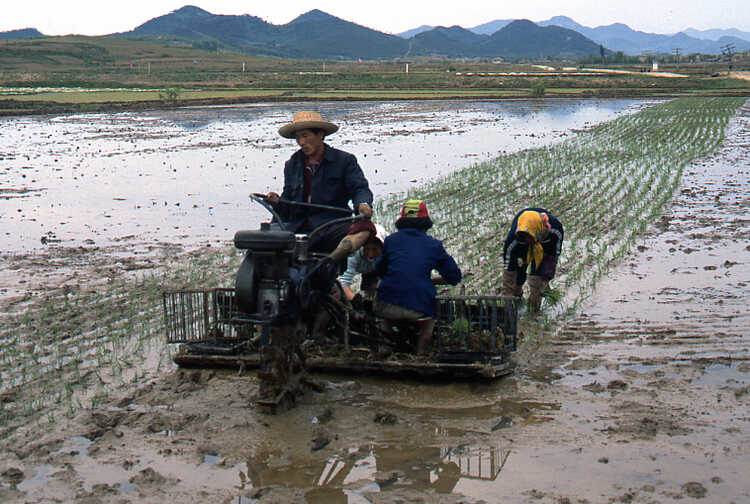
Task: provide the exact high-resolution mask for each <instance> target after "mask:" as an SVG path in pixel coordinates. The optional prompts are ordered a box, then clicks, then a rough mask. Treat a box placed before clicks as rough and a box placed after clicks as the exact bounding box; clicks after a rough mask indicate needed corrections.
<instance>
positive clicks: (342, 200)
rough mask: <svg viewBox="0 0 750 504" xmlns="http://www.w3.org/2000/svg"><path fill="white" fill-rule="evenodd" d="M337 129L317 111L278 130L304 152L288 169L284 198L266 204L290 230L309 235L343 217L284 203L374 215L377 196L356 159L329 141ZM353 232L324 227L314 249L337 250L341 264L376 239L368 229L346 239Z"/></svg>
mask: <svg viewBox="0 0 750 504" xmlns="http://www.w3.org/2000/svg"><path fill="white" fill-rule="evenodd" d="M338 129H339V127H338V126H337V125H335V124H333V123H330V122H328V121H325V120H323V118H322V116H321V115H320V114H319V113H318V112H313V111H310V110H303V111H300V112H297V113H296V114H294V118H293V119H292V122H291V123H289V124H286V125H284V126H282V127H281V128H279V134H280V135H281V136H282V137H284V138H293V139H295V140H296V141H297V145H299V150H298V151H297V152H295V153H294V154H293V155H292V157H291V158H290V159H289V160H288V161H287V162H286V164H285V165H284V190H283V191H282V193H281V196H279V195H278V194H277V193H275V192H269V193H268V194H267V195H266V198H265V199H266V201H267V202H268V203H270V204H271V205H273V207H274V208H275V210H276V212H277V213H278V214H279V216H280V217H281V219H282V220H283V221H284V225H285V227H286V228H287V229H288V230H290V231H293V232H295V233H307V232H310V231H312V230H313V229H315V228H317V227H318V226H320V225H321V224H324V223H326V222H329V221H331V220H333V219H337V218H340V217H342V216H343V215H344V214H342V213H340V212H336V211H333V210H325V209H311V208H309V207H301V206H294V205H290V204H286V203H284V202H282V201H280V199H282V200H287V201H298V202H305V203H315V204H319V205H326V206H331V207H338V208H342V209H349V201H351V202H352V204H353V205H354V208H355V209H356V210H357V213H359V214H360V215H363V216H365V217H367V218H370V217H371V216H372V192H371V191H370V187H369V185H368V183H367V179H366V178H365V175H364V173H363V172H362V169H361V168H360V166H359V164H358V163H357V158H356V157H354V156H353V155H352V154H349V153H348V152H344V151H342V150H338V149H334V148H333V147H331V146H330V145H328V144H326V143H325V142H324V139H325V137H326V136H328V135H331V134H333V133H335V132H336V131H338ZM365 228H366V229H365ZM348 230H349V226H348V224H341V225H332V226H330V227H328V228H324V229H323V230H322V231H321V232H319V233H316V235H315V236H314V237H313V238H312V239H311V241H310V244H309V249H310V250H311V251H315V252H332V251H333V250H334V249H337V248H338V249H337V251H336V253H335V257H334V260H336V261H340V260H343V259H344V258H345V257H346V256H347V255H348V254H351V253H353V252H354V251H355V250H357V249H358V248H359V247H360V246H362V244H363V243H364V242H365V241H366V240H367V239H368V237H369V236H370V234H374V229H371V226H366V225H365V226H364V227H363V229H362V230H360V231H359V232H356V233H353V234H350V235H347V231H348ZM345 237H346V239H344V238H345ZM342 239H344V240H343V242H342Z"/></svg>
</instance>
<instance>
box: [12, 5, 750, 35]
mask: <svg viewBox="0 0 750 504" xmlns="http://www.w3.org/2000/svg"><path fill="white" fill-rule="evenodd" d="M1 1H2V10H0V31H6V30H15V29H20V28H27V27H31V28H36V29H38V30H39V31H41V32H42V33H44V34H46V35H63V34H70V33H78V34H84V35H103V34H107V33H114V32H121V31H129V30H132V29H133V28H135V27H136V26H138V25H140V24H142V23H144V22H146V21H148V20H149V19H151V18H154V17H157V16H160V15H163V14H167V13H168V12H170V11H173V10H175V9H179V8H180V7H182V6H184V5H195V6H198V7H201V8H202V9H205V10H207V11H209V12H211V13H213V14H250V15H252V16H257V17H260V18H262V19H264V20H266V21H268V22H269V23H273V24H285V23H288V22H289V21H291V20H292V19H294V18H295V17H297V16H299V15H300V14H303V13H305V12H307V11H309V10H312V9H320V10H322V11H325V12H327V13H329V14H332V15H334V16H337V17H340V18H342V19H345V20H347V21H352V22H355V23H358V24H361V25H364V26H367V27H369V28H374V29H376V30H380V31H383V32H386V33H399V32H403V31H406V30H408V29H411V28H416V27H417V26H420V25H423V24H426V25H439V26H452V25H460V26H463V27H465V28H470V27H473V26H476V25H479V24H483V23H487V22H489V21H493V20H495V19H530V20H532V21H543V20H546V19H549V18H550V17H552V16H556V15H564V16H568V17H570V18H572V19H574V20H575V21H577V22H578V23H580V24H582V25H584V26H590V27H596V26H600V25H607V24H611V23H615V22H622V23H625V24H627V25H629V26H630V27H631V28H633V29H636V30H641V31H646V32H651V33H676V32H678V31H681V30H684V29H686V28H696V29H701V30H703V29H708V28H739V29H741V30H744V31H750V0H714V1H713V2H707V1H705V0H598V1H597V0H558V1H555V0H462V1H461V0H460V1H458V2H448V1H440V0H430V1H423V0H374V1H368V2H364V1H361V0H312V1H311V0H308V1H298V0H285V1H273V0H263V1H260V2H258V1H255V2H254V1H252V0H244V1H239V0H211V1H208V0H192V1H190V0H126V1H118V0H114V1H112V0H109V1H107V0H1Z"/></svg>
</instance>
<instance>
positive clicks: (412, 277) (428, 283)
mask: <svg viewBox="0 0 750 504" xmlns="http://www.w3.org/2000/svg"><path fill="white" fill-rule="evenodd" d="M375 270H376V271H377V272H378V275H380V276H381V277H382V278H383V279H382V280H381V282H380V286H379V287H378V293H377V298H378V299H380V300H382V301H385V302H387V303H391V304H395V305H399V306H403V307H405V308H409V309H411V310H414V311H418V312H420V313H424V314H425V315H429V316H431V317H434V316H435V311H436V306H435V296H436V295H437V291H436V290H435V285H433V283H432V280H431V274H432V270H437V272H438V273H440V275H441V276H442V277H443V278H444V279H445V280H446V281H447V282H448V283H450V284H451V285H456V284H457V283H458V282H460V281H461V270H460V269H459V267H458V265H457V264H456V261H454V260H453V258H452V257H451V256H450V255H449V254H448V252H446V251H445V248H444V247H443V243H442V242H441V241H440V240H437V239H435V238H433V237H431V236H428V235H427V233H425V232H424V231H422V230H420V229H415V228H405V229H401V230H399V231H398V232H396V233H393V234H392V235H390V236H388V237H387V238H386V239H385V245H384V247H383V254H382V255H381V256H380V257H379V258H378V260H377V262H376V263H375Z"/></svg>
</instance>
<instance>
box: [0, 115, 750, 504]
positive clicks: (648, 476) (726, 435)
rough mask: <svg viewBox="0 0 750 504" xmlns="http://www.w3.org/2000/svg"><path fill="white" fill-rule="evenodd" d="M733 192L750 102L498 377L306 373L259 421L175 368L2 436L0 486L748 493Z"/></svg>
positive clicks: (269, 494)
mask: <svg viewBox="0 0 750 504" xmlns="http://www.w3.org/2000/svg"><path fill="white" fill-rule="evenodd" d="M748 191H750V107H748V108H745V109H744V111H742V113H741V114H740V116H739V117H738V118H736V119H735V120H733V121H732V124H731V126H730V129H729V132H728V139H727V141H726V143H725V145H724V146H723V147H722V149H721V150H719V151H718V152H717V153H716V154H715V155H713V156H710V157H708V158H706V159H702V160H698V161H697V162H695V163H694V164H693V165H691V166H689V167H688V168H687V169H686V172H685V179H684V181H683V183H682V185H681V187H680V189H679V191H678V194H677V196H676V198H675V200H674V201H673V203H672V205H671V207H670V208H669V210H668V211H667V212H666V213H665V214H664V216H663V217H662V218H660V219H657V220H655V222H654V225H653V226H652V227H651V228H650V230H649V235H648V236H647V237H646V238H645V239H644V240H643V241H642V242H640V243H638V244H637V246H636V248H635V249H634V250H633V253H632V254H631V255H630V256H628V257H627V259H626V260H625V261H624V263H623V264H622V265H621V266H620V267H619V268H618V269H617V270H616V271H614V272H613V273H612V275H611V276H610V277H609V278H608V279H605V280H603V281H602V283H601V284H600V288H599V289H598V290H597V291H596V293H595V294H594V296H593V297H592V300H591V303H590V304H589V305H588V306H587V307H586V308H585V309H584V311H583V313H581V314H580V316H578V317H577V318H576V319H575V320H572V321H570V322H569V323H568V324H567V325H566V326H565V327H564V328H562V329H561V330H560V331H559V333H557V334H556V335H555V336H554V337H553V338H552V339H551V340H550V342H549V343H548V344H547V345H546V346H544V347H543V348H541V349H539V350H538V351H535V352H533V353H529V354H524V355H519V360H520V366H519V368H518V370H517V372H516V374H515V375H514V376H512V377H508V378H507V379H503V380H500V381H498V382H496V383H491V384H475V383H451V384H440V383H419V382H401V381H399V382H394V381H393V380H387V379H379V378H376V377H372V378H359V377H358V378H357V379H356V380H352V379H348V378H345V377H336V376H328V377H321V378H322V379H324V380H326V381H327V383H328V390H326V391H325V392H324V393H323V394H313V395H310V396H308V397H306V398H305V399H304V400H303V402H302V404H301V405H300V406H299V407H298V408H296V409H295V410H293V411H291V412H289V413H287V414H285V415H281V416H278V417H272V418H270V417H265V416H261V415H258V414H257V413H256V412H255V411H254V410H253V409H252V407H250V406H248V404H249V400H250V398H251V397H252V396H253V394H254V393H255V392H256V390H255V387H256V384H255V383H256V382H255V381H254V380H252V379H249V378H248V377H247V376H240V377H238V376H236V374H235V373H229V372H224V373H215V372H208V371H204V372H202V373H198V374H197V375H196V374H191V373H185V372H177V373H171V374H169V375H167V376H164V377H160V378H159V379H158V380H156V381H154V382H153V383H151V384H149V385H147V386H144V387H140V388H139V389H138V390H134V391H129V392H128V393H127V394H126V395H125V396H124V397H121V398H118V399H116V400H114V401H113V402H112V404H110V405H104V406H102V407H100V408H96V409H94V410H92V411H91V412H88V413H83V414H81V415H79V417H77V418H75V419H74V420H73V421H71V423H70V424H69V425H65V426H63V425H60V429H59V432H54V433H49V434H46V435H44V436H43V437H42V438H41V439H38V440H37V439H35V438H34V439H31V438H30V439H25V440H24V439H21V440H15V441H14V443H13V445H12V446H9V448H12V449H10V450H8V452H7V453H4V454H3V458H2V459H1V460H0V475H2V480H0V500H1V501H7V502H27V501H40V502H44V501H45V499H47V500H50V499H51V498H57V499H59V500H62V501H71V502H72V501H75V500H76V499H78V500H80V501H85V500H89V501H96V500H98V501H102V502H147V501H152V500H162V499H163V498H164V497H165V496H166V497H168V498H169V499H170V500H175V501H177V500H179V501H180V502H208V501H211V502H226V503H229V502H232V503H251V502H252V503H255V502H261V503H263V502H294V503H324V502H325V503H327V502H346V503H371V504H376V503H385V502H388V503H393V502H439V503H454V504H455V503H457V502H482V501H483V502H502V503H527V502H539V503H548V504H552V503H554V504H561V503H565V502H568V503H598V502H635V503H664V502H673V501H678V502H711V503H714V502H716V503H731V502H734V503H737V504H739V503H744V502H748V501H750V493H749V492H748V487H747V484H746V468H747V467H748V466H749V465H750V451H749V449H748V446H750V434H749V433H750V425H749V424H748V422H750V415H748V411H750V394H749V393H748V392H750V350H749V349H750V344H748V340H747V337H748V334H750V320H749V318H750V317H749V315H748V310H747V307H746V299H747V295H748V292H749V290H748V285H750V275H749V274H748V266H749V265H750V249H749V248H748V247H749V245H748V242H747V237H748V236H750V220H748V218H747V215H748V207H749V206H750V192H748ZM525 330H528V329H525ZM329 411H330V413H328V412H329ZM13 468H15V469H17V470H19V471H21V474H20V475H18V473H17V472H16V471H11V470H10V469H13ZM14 478H15V479H14ZM14 482H15V483H14Z"/></svg>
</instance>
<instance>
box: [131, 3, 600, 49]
mask: <svg viewBox="0 0 750 504" xmlns="http://www.w3.org/2000/svg"><path fill="white" fill-rule="evenodd" d="M116 36H119V37H159V38H168V37H180V38H184V39H189V40H192V41H194V43H195V44H196V45H197V46H199V47H217V48H218V47H221V48H224V49H229V50H236V51H246V52H251V53H253V54H258V55H264V56H277V57H288V58H316V59H320V58H337V59H358V58H362V59H394V58H414V57H424V56H428V57H446V58H465V57H468V58H475V57H482V58H497V57H502V58H508V59H518V58H529V59H531V58H533V59H539V58H546V57H548V56H552V57H556V58H561V57H562V58H572V59H576V58H581V57H585V56H588V55H590V54H599V45H598V44H596V43H594V42H592V41H591V40H588V39H587V38H586V37H584V36H583V35H581V34H579V33H576V32H574V31H572V30H568V29H566V28H560V27H557V26H549V27H540V26H537V25H535V24H534V23H532V22H530V21H524V20H520V21H514V22H512V23H510V24H508V25H507V26H505V27H504V28H503V29H501V30H498V31H497V32H495V33H493V34H491V35H480V34H476V33H473V32H471V31H469V30H465V29H463V28H461V27H458V26H454V27H450V28H435V29H433V30H430V31H429V32H424V33H420V34H418V35H415V36H414V37H412V38H410V39H404V38H403V37H399V36H396V35H389V34H386V33H382V32H379V31H376V30H372V29H370V28H366V27H364V26H360V25H358V24H355V23H352V22H349V21H345V20H343V19H340V18H337V17H335V16H332V15H330V14H327V13H325V12H322V11H320V10H312V11H310V12H307V13H305V14H303V15H301V16H299V17H298V18H296V19H294V20H293V21H291V22H289V23H287V24H285V25H273V24H270V23H267V22H265V21H263V20H262V19H260V18H257V17H254V16H249V15H244V16H224V15H215V14H211V13H209V12H207V11H205V10H203V9H199V8H198V7H193V6H186V7H183V8H181V9H178V10H176V11H174V12H170V13H169V14H166V15H164V16H159V17H157V18H154V19H151V20H150V21H147V22H146V23H144V24H142V25H140V26H138V27H136V28H135V29H134V30H132V31H130V32H125V33H119V34H116Z"/></svg>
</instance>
